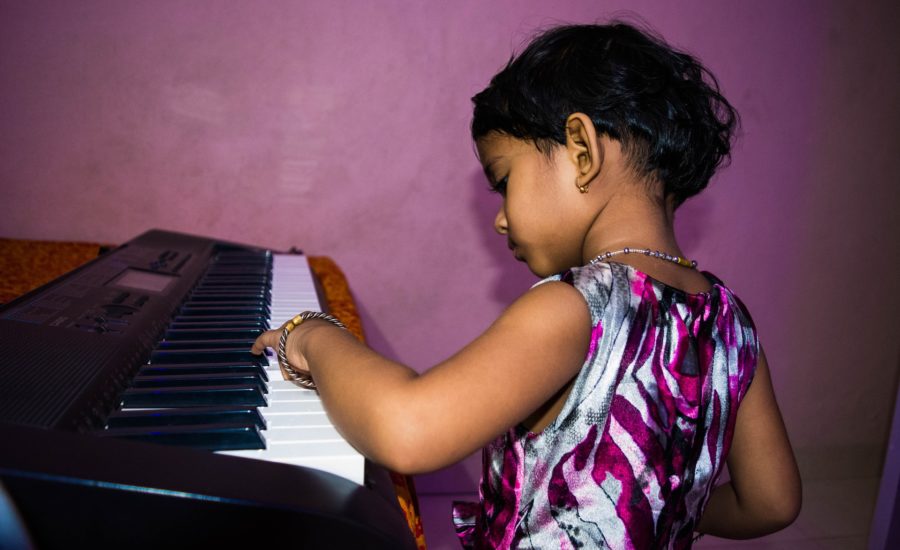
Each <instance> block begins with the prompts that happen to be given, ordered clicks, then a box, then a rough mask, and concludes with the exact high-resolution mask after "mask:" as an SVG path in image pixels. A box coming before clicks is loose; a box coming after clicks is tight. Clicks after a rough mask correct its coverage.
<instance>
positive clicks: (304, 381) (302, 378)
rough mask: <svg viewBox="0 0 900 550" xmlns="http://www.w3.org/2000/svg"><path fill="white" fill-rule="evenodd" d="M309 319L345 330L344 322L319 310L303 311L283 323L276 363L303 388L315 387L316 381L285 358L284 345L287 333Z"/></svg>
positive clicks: (311, 388)
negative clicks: (318, 320) (326, 322)
mask: <svg viewBox="0 0 900 550" xmlns="http://www.w3.org/2000/svg"><path fill="white" fill-rule="evenodd" d="M311 319H321V320H322V321H328V322H329V323H331V324H332V325H334V326H336V327H340V328H342V329H344V330H347V327H345V326H344V323H342V322H340V321H338V320H337V319H335V318H334V317H332V316H331V315H328V314H327V313H322V312H321V311H304V312H303V313H301V314H300V315H297V316H296V317H294V318H293V319H291V320H290V321H288V322H287V323H285V324H284V326H283V327H282V329H281V338H280V339H279V340H278V364H279V365H281V370H282V372H284V373H285V374H286V375H287V376H288V377H289V378H290V379H291V380H293V381H295V382H297V383H298V384H300V385H301V386H303V387H304V388H307V389H310V390H314V389H316V383H315V382H314V381H313V379H312V376H310V375H309V373H306V372H300V371H298V370H297V369H296V368H294V366H293V365H291V364H290V363H289V362H288V360H287V351H286V350H285V346H287V339H288V335H289V334H290V333H291V331H292V330H294V329H295V328H297V327H299V326H300V323H302V322H303V321H309V320H311Z"/></svg>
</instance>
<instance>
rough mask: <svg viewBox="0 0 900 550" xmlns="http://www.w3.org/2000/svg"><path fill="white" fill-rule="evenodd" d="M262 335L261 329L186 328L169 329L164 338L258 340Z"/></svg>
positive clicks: (170, 339)
mask: <svg viewBox="0 0 900 550" xmlns="http://www.w3.org/2000/svg"><path fill="white" fill-rule="evenodd" d="M260 333H262V330H260V329H254V328H243V327H240V328H235V327H216V328H212V329H209V328H185V329H171V328H170V329H168V330H166V332H165V336H164V337H163V339H164V340H166V341H173V340H237V339H244V340H247V339H249V340H251V341H252V340H256V338H257V337H258V336H259V335H260Z"/></svg>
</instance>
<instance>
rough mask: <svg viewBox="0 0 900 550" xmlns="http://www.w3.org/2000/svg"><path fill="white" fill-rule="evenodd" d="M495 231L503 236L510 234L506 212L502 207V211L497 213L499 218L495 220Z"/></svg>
mask: <svg viewBox="0 0 900 550" xmlns="http://www.w3.org/2000/svg"><path fill="white" fill-rule="evenodd" d="M494 231H496V232H497V233H500V234H501V235H506V234H507V233H508V232H509V228H508V227H507V224H506V211H505V210H504V208H503V207H502V206H501V207H500V210H499V211H497V216H496V217H495V218H494Z"/></svg>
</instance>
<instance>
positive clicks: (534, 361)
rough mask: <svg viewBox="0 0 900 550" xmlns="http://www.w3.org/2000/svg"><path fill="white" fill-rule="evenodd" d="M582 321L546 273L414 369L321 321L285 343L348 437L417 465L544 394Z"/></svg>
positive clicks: (572, 299)
mask: <svg viewBox="0 0 900 550" xmlns="http://www.w3.org/2000/svg"><path fill="white" fill-rule="evenodd" d="M590 330H591V320H590V314H589V312H588V308H587V304H586V302H585V300H584V298H583V297H582V295H581V293H579V292H578V291H577V290H575V289H574V288H573V287H572V286H570V285H568V284H566V283H561V282H551V283H545V284H542V285H540V286H537V287H535V288H533V289H531V290H530V291H528V292H527V293H526V294H524V295H523V296H522V297H521V298H519V299H518V300H517V301H516V302H515V303H513V304H512V305H511V306H510V307H509V308H508V309H507V310H506V311H505V312H504V313H503V314H502V315H501V316H500V318H499V319H497V321H495V322H494V324H493V325H491V327H490V328H489V329H488V330H487V331H486V332H485V333H484V334H482V335H481V336H479V337H478V338H476V339H475V340H474V341H473V342H472V343H471V344H469V345H468V346H466V347H465V348H463V349H462V350H461V351H460V352H458V353H457V354H456V355H454V356H453V357H451V358H449V359H447V360H446V361H444V362H442V363H440V364H439V365H437V366H435V367H433V368H432V369H430V370H428V371H426V372H425V373H423V374H421V375H419V374H417V373H416V372H415V371H413V370H412V369H410V368H408V367H405V366H403V365H400V364H399V363H396V362H393V361H390V360H388V359H386V358H384V357H382V356H381V355H379V354H377V353H375V352H374V351H372V350H371V349H369V348H368V347H366V346H365V345H364V344H362V343H360V342H359V341H358V340H356V338H354V337H353V336H352V335H350V334H349V333H348V332H346V331H343V330H341V329H338V328H336V327H334V326H332V325H330V324H329V323H327V322H323V321H306V322H304V323H302V324H301V325H300V326H299V327H297V328H296V329H295V330H294V331H293V332H292V333H291V337H290V338H289V339H288V346H289V349H288V350H287V352H288V359H289V361H290V362H291V364H292V365H295V366H297V367H299V368H300V369H306V368H308V369H309V371H310V372H311V373H312V376H313V378H314V379H315V381H316V384H317V386H318V389H319V394H320V396H321V398H322V403H323V405H324V406H325V409H326V410H327V411H328V414H329V416H330V417H331V419H332V421H333V422H334V424H335V426H336V427H337V428H338V430H339V431H340V432H341V434H342V435H343V436H344V437H345V438H346V439H347V441H349V442H350V443H351V444H352V445H353V446H354V447H356V448H357V449H358V450H359V451H360V452H362V453H363V454H364V455H366V456H368V457H369V458H371V459H372V460H374V461H376V462H378V463H381V464H383V465H384V466H386V467H388V468H390V469H391V470H394V471H396V472H399V473H421V472H426V471H431V470H435V469H438V468H441V467H443V466H447V465H449V464H452V463H454V462H457V461H459V460H460V459H462V458H464V457H466V456H467V455H469V454H471V453H472V452H474V451H476V450H478V449H479V448H481V447H483V446H484V445H485V444H486V443H488V442H489V441H491V440H492V439H493V438H495V437H496V436H497V435H499V434H501V433H503V432H504V431H505V430H507V429H509V427H510V426H514V425H516V424H518V423H519V422H521V421H522V420H523V419H525V418H526V417H528V416H529V415H530V414H531V413H533V412H534V411H535V410H536V409H538V408H539V407H540V406H541V405H543V404H544V403H545V402H547V401H548V400H549V399H550V398H551V397H553V396H554V394H556V393H557V392H558V391H559V390H560V389H561V388H562V387H563V386H564V385H565V384H566V383H567V382H568V381H570V380H571V379H572V378H573V377H574V376H575V375H576V374H577V372H578V370H579V369H580V368H581V366H582V364H583V362H584V359H585V356H586V354H587V349H588V344H589V339H590ZM279 335H280V334H279V331H269V332H266V333H264V334H263V335H262V336H260V338H259V339H258V340H257V341H256V343H255V344H254V346H253V351H254V352H256V353H259V352H261V351H262V350H263V349H264V348H265V347H267V346H268V347H276V346H277V341H278V337H279Z"/></svg>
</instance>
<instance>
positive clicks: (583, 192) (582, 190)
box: [575, 183, 590, 195]
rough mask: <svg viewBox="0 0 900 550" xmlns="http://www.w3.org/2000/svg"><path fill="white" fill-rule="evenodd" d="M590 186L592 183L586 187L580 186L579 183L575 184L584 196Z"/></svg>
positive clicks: (586, 184)
mask: <svg viewBox="0 0 900 550" xmlns="http://www.w3.org/2000/svg"><path fill="white" fill-rule="evenodd" d="M588 185H590V183H585V184H584V185H578V183H575V186H576V187H578V190H579V191H581V194H582V195H583V194H585V193H587V192H588Z"/></svg>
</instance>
